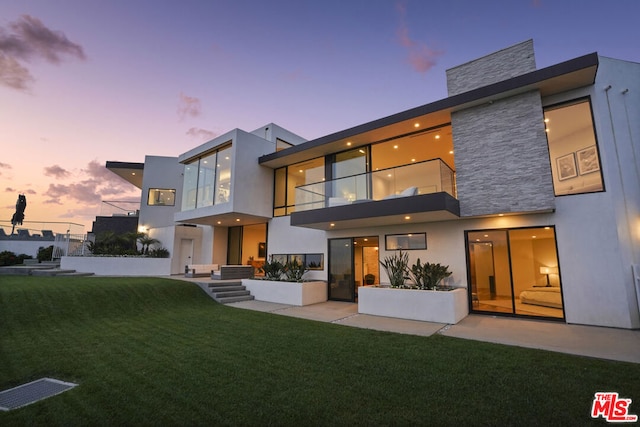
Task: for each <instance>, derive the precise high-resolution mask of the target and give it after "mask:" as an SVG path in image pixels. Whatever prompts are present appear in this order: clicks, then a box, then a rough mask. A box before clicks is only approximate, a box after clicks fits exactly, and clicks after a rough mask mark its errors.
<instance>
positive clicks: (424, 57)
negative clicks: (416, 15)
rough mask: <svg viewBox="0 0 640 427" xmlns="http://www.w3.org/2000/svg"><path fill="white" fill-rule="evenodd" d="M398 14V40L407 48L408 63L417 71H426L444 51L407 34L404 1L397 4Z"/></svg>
mask: <svg viewBox="0 0 640 427" xmlns="http://www.w3.org/2000/svg"><path fill="white" fill-rule="evenodd" d="M397 9H398V12H399V14H400V25H399V26H398V41H399V43H400V45H401V46H403V47H405V48H406V49H407V50H408V55H409V58H408V59H409V64H411V66H412V67H413V69H414V70H416V71H417V72H419V73H426V72H427V71H429V70H430V69H431V68H433V67H434V66H435V65H436V59H437V58H439V57H440V56H441V55H442V54H443V53H444V52H442V51H440V50H436V49H433V48H431V47H429V46H427V44H426V43H423V42H420V41H416V40H413V39H412V38H411V36H410V35H409V26H408V24H407V21H406V16H407V7H406V4H405V3H404V2H399V3H398V4H397Z"/></svg>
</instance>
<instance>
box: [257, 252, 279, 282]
mask: <svg viewBox="0 0 640 427" xmlns="http://www.w3.org/2000/svg"><path fill="white" fill-rule="evenodd" d="M260 271H262V272H263V273H264V278H265V279H266V280H280V278H281V277H282V275H283V274H284V264H282V263H281V262H280V261H278V260H274V259H273V257H270V258H269V260H268V261H265V263H264V264H263V265H262V267H260Z"/></svg>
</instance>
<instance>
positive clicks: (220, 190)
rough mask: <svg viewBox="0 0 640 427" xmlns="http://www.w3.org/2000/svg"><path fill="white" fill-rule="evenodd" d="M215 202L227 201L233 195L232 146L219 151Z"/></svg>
mask: <svg viewBox="0 0 640 427" xmlns="http://www.w3.org/2000/svg"><path fill="white" fill-rule="evenodd" d="M216 170H217V172H218V174H217V175H218V176H217V180H216V201H215V203H216V204H218V203H227V202H228V201H229V197H230V196H231V146H229V147H227V148H225V149H223V150H220V151H218V162H217V163H216Z"/></svg>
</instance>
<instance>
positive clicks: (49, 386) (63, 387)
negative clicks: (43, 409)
mask: <svg viewBox="0 0 640 427" xmlns="http://www.w3.org/2000/svg"><path fill="white" fill-rule="evenodd" d="M77 385H78V384H74V383H67V382H64V381H60V380H56V379H53V378H40V379H39V380H35V381H32V382H30V383H27V384H22V385H19V386H17V387H14V388H10V389H9V390H5V391H0V411H10V410H12V409H17V408H21V407H23V406H27V405H30V404H32V403H35V402H38V401H40V400H43V399H46V398H47V397H51V396H55V395H56V394H60V393H63V392H65V391H67V390H71V389H72V388H74V387H75V386H77Z"/></svg>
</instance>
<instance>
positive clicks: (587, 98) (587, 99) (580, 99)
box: [542, 95, 607, 197]
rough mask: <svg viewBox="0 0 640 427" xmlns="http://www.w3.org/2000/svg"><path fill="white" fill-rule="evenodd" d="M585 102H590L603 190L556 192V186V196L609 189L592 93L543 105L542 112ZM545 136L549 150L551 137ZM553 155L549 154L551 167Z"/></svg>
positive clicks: (599, 191)
mask: <svg viewBox="0 0 640 427" xmlns="http://www.w3.org/2000/svg"><path fill="white" fill-rule="evenodd" d="M583 102H587V103H589V112H590V113H591V127H592V128H593V139H594V140H595V146H596V153H597V154H598V166H599V168H600V171H599V172H600V180H601V181H602V190H598V191H586V192H583V193H571V194H556V189H555V186H554V188H553V195H554V196H555V197H566V196H579V195H581V194H596V193H605V192H606V191H607V185H606V182H605V180H604V172H603V170H602V156H600V141H598V132H597V128H596V120H595V116H594V114H593V102H591V95H586V96H581V97H578V98H572V99H569V100H566V101H560V102H555V103H553V104H549V105H543V106H542V114H543V115H544V113H545V112H547V111H552V110H556V109H559V108H564V107H569V106H571V105H577V104H581V103H583ZM545 138H546V139H547V150H549V137H548V136H547V134H546V132H545ZM551 162H552V159H551V156H549V167H551V166H552V165H551Z"/></svg>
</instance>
